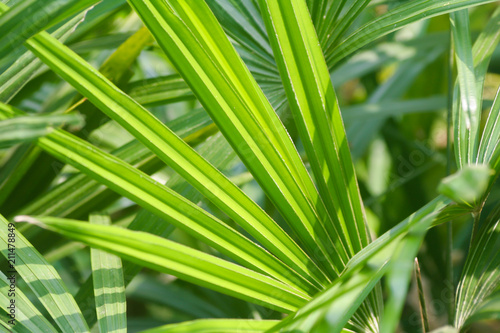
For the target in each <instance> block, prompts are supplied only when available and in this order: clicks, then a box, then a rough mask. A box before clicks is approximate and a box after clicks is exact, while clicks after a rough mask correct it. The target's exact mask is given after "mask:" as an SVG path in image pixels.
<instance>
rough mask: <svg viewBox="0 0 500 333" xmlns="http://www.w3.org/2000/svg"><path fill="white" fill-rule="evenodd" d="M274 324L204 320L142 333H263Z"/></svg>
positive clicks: (242, 320) (236, 320) (233, 320)
mask: <svg viewBox="0 0 500 333" xmlns="http://www.w3.org/2000/svg"><path fill="white" fill-rule="evenodd" d="M275 324H276V321H274V320H245V319H204V320H201V319H200V320H194V321H189V322H183V323H180V324H172V325H166V326H161V327H158V328H153V329H150V330H147V331H144V332H143V333H184V332H186V333H187V332H199V333H239V332H248V333H263V332H265V331H267V329H269V328H271V327H272V326H273V325H275Z"/></svg>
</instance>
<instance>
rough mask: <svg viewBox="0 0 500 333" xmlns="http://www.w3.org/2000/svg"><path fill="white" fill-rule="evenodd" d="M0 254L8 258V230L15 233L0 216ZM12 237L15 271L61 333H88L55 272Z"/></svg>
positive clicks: (23, 241)
mask: <svg viewBox="0 0 500 333" xmlns="http://www.w3.org/2000/svg"><path fill="white" fill-rule="evenodd" d="M0 225H1V226H2V228H1V230H0V240H1V251H2V254H3V255H4V257H5V258H8V256H9V255H8V253H9V251H8V248H11V246H8V244H9V243H8V239H9V237H10V236H9V233H10V231H9V229H11V230H13V229H15V228H14V227H13V224H9V222H8V221H7V220H5V218H4V217H3V216H1V215H0ZM13 233H14V234H15V270H16V271H17V273H18V274H19V275H20V276H21V277H22V278H23V280H24V281H25V282H26V283H27V284H28V286H29V287H30V288H31V290H32V291H33V293H35V295H36V296H37V297H38V299H39V300H40V302H41V303H42V304H43V305H44V306H45V309H47V311H48V312H49V314H50V315H51V317H52V318H53V319H54V321H55V322H56V323H57V325H58V326H59V328H60V329H61V330H62V331H64V332H88V331H89V329H88V327H87V324H86V323H85V320H84V319H83V316H82V313H81V312H80V309H79V308H78V305H77V304H76V302H75V300H74V298H73V297H72V296H71V294H70V293H69V292H68V290H67V289H66V287H65V286H64V284H63V283H62V281H61V278H60V276H59V274H58V273H57V272H56V270H55V269H54V267H52V266H51V265H50V264H49V263H47V261H46V260H45V259H44V258H43V257H42V255H41V254H40V253H39V252H38V251H37V250H36V249H35V248H33V246H32V245H31V244H30V242H28V240H27V239H26V238H24V236H23V235H21V234H20V233H18V232H16V231H14V232H13Z"/></svg>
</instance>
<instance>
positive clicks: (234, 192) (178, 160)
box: [27, 33, 325, 285]
mask: <svg viewBox="0 0 500 333" xmlns="http://www.w3.org/2000/svg"><path fill="white" fill-rule="evenodd" d="M27 43H28V46H29V47H30V49H31V50H32V51H33V52H34V53H35V54H37V56H39V57H40V58H41V59H42V60H43V61H44V62H45V63H46V64H47V65H48V66H49V67H51V68H52V69H54V70H55V71H56V72H57V73H58V74H59V75H61V76H62V77H63V78H65V79H66V80H68V81H69V82H71V83H72V84H73V85H74V86H75V87H76V88H77V89H79V90H80V92H81V93H83V94H84V95H85V96H86V97H87V98H89V100H91V101H92V102H93V103H94V104H95V105H96V106H98V107H99V108H100V109H101V110H103V111H105V112H106V114H108V115H109V116H110V117H112V118H114V119H115V120H117V121H118V122H119V123H120V124H121V125H122V126H124V127H125V128H126V129H127V130H128V131H130V132H131V133H132V134H133V135H134V136H136V137H137V138H138V139H139V140H140V141H141V142H142V143H143V144H145V145H146V146H147V147H148V148H150V149H151V150H152V151H153V152H155V154H156V155H157V156H158V157H159V158H160V159H162V160H163V161H164V162H165V163H167V164H168V165H169V166H171V167H172V168H174V169H175V170H176V171H177V172H178V173H180V174H181V175H182V176H183V177H184V178H186V179H187V180H188V181H189V182H190V183H192V184H193V185H194V186H195V187H196V188H197V189H198V190H200V191H201V192H202V193H203V194H204V195H205V196H207V197H208V198H209V199H210V200H211V201H212V202H214V203H215V204H217V205H218V206H219V207H220V208H221V209H222V210H223V211H224V212H225V213H227V214H228V215H229V216H230V217H231V218H233V219H234V220H235V221H237V222H238V223H239V224H240V225H242V226H243V227H244V228H245V229H246V230H247V231H248V232H249V233H250V234H251V235H252V236H254V237H255V238H256V239H257V240H258V241H260V242H261V243H262V244H264V245H265V246H266V247H267V248H269V250H270V251H272V252H273V253H274V254H276V255H277V256H278V257H279V258H280V259H282V260H283V261H285V262H286V263H287V264H288V265H290V266H292V267H294V269H296V270H297V271H298V272H300V274H302V275H303V276H305V277H306V278H309V279H311V280H312V281H313V282H312V283H314V284H316V285H318V282H315V281H314V278H315V279H317V280H319V281H324V280H325V277H324V276H322V274H321V272H320V271H319V270H318V269H315V268H314V267H311V265H310V260H309V258H308V257H307V256H306V254H305V253H304V252H303V251H302V250H301V249H300V248H299V247H298V246H297V245H296V244H295V243H294V242H293V240H292V239H291V238H290V237H289V236H288V235H287V234H285V233H284V232H283V230H281V228H280V227H279V226H278V225H277V224H276V223H275V222H274V221H272V220H271V219H270V218H269V217H268V216H267V215H266V214H265V212H264V211H263V210H262V209H261V208H260V207H258V206H257V205H256V204H255V203H254V202H253V201H252V200H250V199H249V198H248V197H247V196H246V195H245V194H244V193H243V192H242V191H241V190H240V189H239V188H237V187H236V186H235V185H234V184H232V183H231V182H230V181H229V180H228V179H227V178H226V177H224V176H223V175H222V174H221V173H220V172H219V171H218V170H216V169H215V168H213V167H212V166H211V165H210V164H209V163H207V161H205V160H204V159H203V158H202V157H201V156H199V155H198V154H196V152H195V151H193V150H192V149H191V148H190V147H189V146H187V145H186V144H185V143H184V142H183V141H182V140H181V139H179V138H178V137H177V136H176V135H175V134H174V133H172V132H171V131H170V130H169V129H168V128H167V127H165V126H164V125H163V124H162V123H160V122H159V121H158V120H157V119H156V118H154V117H153V116H152V115H151V114H150V113H149V112H147V110H145V109H144V108H142V107H141V106H140V105H139V104H137V103H136V102H135V101H134V100H132V99H131V98H129V97H128V96H127V95H125V94H123V92H121V91H120V90H119V89H117V88H116V87H115V86H114V85H113V84H111V83H110V82H109V81H108V80H107V79H106V78H104V77H103V76H102V75H99V74H98V73H96V72H95V70H93V68H92V67H91V66H90V65H88V64H87V63H86V62H84V61H83V60H82V59H81V58H79V57H78V56H77V55H76V54H73V53H72V52H71V51H70V50H69V49H67V48H66V47H65V46H64V45H62V44H60V43H59V42H58V41H57V40H55V39H54V38H52V37H50V36H49V35H48V34H46V33H40V34H39V35H37V36H35V37H33V38H32V39H30V40H28V42H27ZM273 114H274V113H273ZM274 115H275V114H274ZM275 116H276V115H275ZM283 130H284V129H283ZM290 144H291V142H290ZM297 158H298V155H297ZM304 172H305V169H304ZM311 186H313V185H312V183H311ZM280 193H281V192H280ZM308 207H309V208H310V209H312V207H311V206H310V205H308ZM309 275H313V276H314V278H310V277H309Z"/></svg>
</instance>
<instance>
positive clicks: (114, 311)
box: [89, 214, 127, 332]
mask: <svg viewBox="0 0 500 333" xmlns="http://www.w3.org/2000/svg"><path fill="white" fill-rule="evenodd" d="M89 222H90V223H91V224H98V225H109V224H111V220H110V219H109V216H106V215H97V214H93V215H90V217H89ZM90 255H91V258H92V278H93V282H94V296H95V303H96V312H97V323H98V326H99V331H100V332H126V331H127V316H126V311H127V307H126V303H125V286H124V280H123V269H122V262H121V260H120V258H119V257H116V256H114V255H112V254H109V253H106V252H104V251H101V250H97V249H91V250H90Z"/></svg>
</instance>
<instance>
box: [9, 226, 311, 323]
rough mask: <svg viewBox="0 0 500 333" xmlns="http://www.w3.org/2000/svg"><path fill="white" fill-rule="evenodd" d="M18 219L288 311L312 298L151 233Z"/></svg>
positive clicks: (199, 282) (239, 296) (197, 282)
mask: <svg viewBox="0 0 500 333" xmlns="http://www.w3.org/2000/svg"><path fill="white" fill-rule="evenodd" d="M17 220H18V221H22V220H24V221H27V222H31V223H41V224H43V225H44V226H46V227H47V228H49V229H50V230H54V231H57V232H59V233H61V234H63V235H65V236H66V237H69V238H72V239H74V240H78V241H81V242H84V243H86V244H88V245H90V246H92V247H96V248H99V249H102V250H106V251H107V252H110V253H113V254H116V255H119V256H120V257H122V258H123V259H126V260H129V261H132V262H134V263H137V264H139V265H141V266H145V267H149V268H151V269H155V270H158V271H160V272H164V273H168V274H173V275H176V276H178V277H180V278H182V279H185V280H186V281H189V282H193V283H196V284H198V285H201V286H205V287H208V288H211V289H214V290H217V291H220V292H223V293H227V294H229V295H232V296H235V297H238V298H241V299H244V300H248V301H252V302H256V303H257V304H261V305H264V306H267V307H271V308H275V309H279V310H281V311H284V312H287V313H288V312H292V311H295V310H296V309H297V308H298V307H300V306H301V305H303V304H304V302H305V301H307V299H308V297H307V296H305V295H304V294H300V293H297V291H296V290H295V289H293V288H290V287H289V286H287V285H285V284H283V283H281V282H278V281H276V280H274V279H271V278H269V277H267V276H264V275H261V274H258V273H255V272H253V271H251V270H249V269H247V268H243V267H241V266H238V265H236V264H233V263H231V262H228V261H225V260H222V259H219V258H217V257H214V256H211V255H209V254H206V253H204V252H201V251H198V250H194V249H191V248H189V247H186V246H184V245H181V244H177V243H174V242H172V241H169V240H166V239H164V238H161V237H158V236H155V235H151V234H148V233H144V232H139V231H130V230H126V229H122V228H117V227H114V226H105V225H91V224H87V223H83V222H78V221H73V220H65V219H60V218H51V217H35V218H33V217H28V216H18V217H17Z"/></svg>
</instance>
